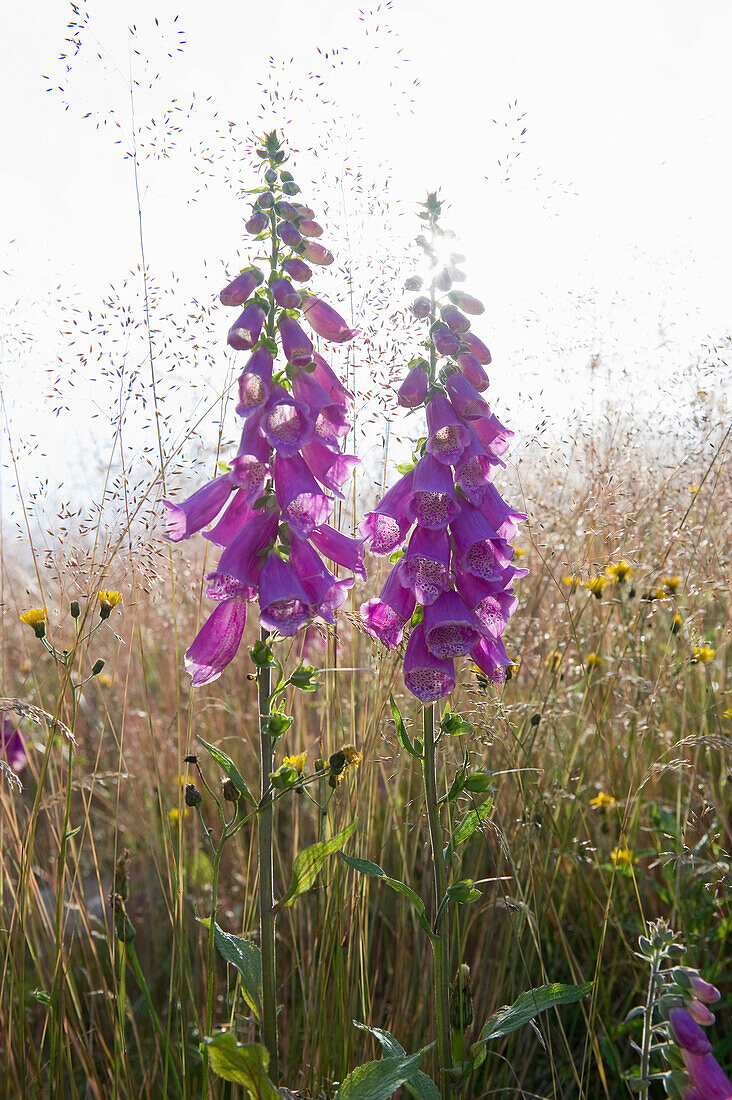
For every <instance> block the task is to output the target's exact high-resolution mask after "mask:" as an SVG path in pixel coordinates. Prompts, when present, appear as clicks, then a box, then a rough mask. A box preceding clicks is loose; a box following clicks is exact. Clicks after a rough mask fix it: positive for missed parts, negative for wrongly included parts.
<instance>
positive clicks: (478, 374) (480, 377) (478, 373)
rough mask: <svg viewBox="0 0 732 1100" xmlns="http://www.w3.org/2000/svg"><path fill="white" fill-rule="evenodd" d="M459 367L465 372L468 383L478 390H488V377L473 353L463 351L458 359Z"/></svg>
mask: <svg viewBox="0 0 732 1100" xmlns="http://www.w3.org/2000/svg"><path fill="white" fill-rule="evenodd" d="M457 365H458V366H459V367H460V370H461V371H462V372H463V374H464V375H465V377H466V378H467V380H468V382H470V384H471V385H472V386H475V388H476V390H480V392H481V393H482V392H483V390H487V389H488V386H489V384H490V382H489V379H488V375H487V374H486V373H485V371H484V370H483V368H482V366H481V365H480V362H479V360H478V359H477V358H476V357H475V355H473V353H472V351H461V352H460V353H459V355H458V357H457Z"/></svg>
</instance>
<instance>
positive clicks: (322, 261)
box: [302, 237, 333, 267]
mask: <svg viewBox="0 0 732 1100" xmlns="http://www.w3.org/2000/svg"><path fill="white" fill-rule="evenodd" d="M302 254H303V256H304V257H305V259H306V260H309V261H310V263H311V264H317V265H318V266H319V267H328V266H329V265H330V264H332V263H333V253H332V252H329V251H328V249H327V248H323V246H322V244H318V243H317V241H311V240H308V239H307V237H306V238H305V239H304V240H303V242H302Z"/></svg>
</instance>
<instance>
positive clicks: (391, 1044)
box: [353, 1020, 440, 1100]
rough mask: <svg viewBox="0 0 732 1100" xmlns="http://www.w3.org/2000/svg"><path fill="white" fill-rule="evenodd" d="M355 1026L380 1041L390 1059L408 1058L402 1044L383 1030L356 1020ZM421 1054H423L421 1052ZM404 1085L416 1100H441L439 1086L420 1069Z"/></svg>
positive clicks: (426, 1048)
mask: <svg viewBox="0 0 732 1100" xmlns="http://www.w3.org/2000/svg"><path fill="white" fill-rule="evenodd" d="M353 1026H354V1027H358V1028H360V1029H361V1031H368V1032H369V1033H370V1034H371V1035H373V1036H374V1038H375V1039H378V1040H379V1042H380V1043H381V1045H382V1047H383V1048H384V1051H385V1053H386V1055H387V1056H388V1057H392V1058H406V1057H407V1052H406V1050H405V1049H404V1047H403V1046H402V1044H401V1043H400V1042H399V1041H398V1040H397V1039H395V1038H394V1036H393V1035H391V1034H390V1033H389V1032H388V1031H385V1030H384V1029H383V1028H381V1027H369V1026H368V1024H359V1023H358V1022H357V1021H356V1020H354V1021H353ZM430 1045H433V1044H430ZM428 1049H429V1048H428V1047H425V1048H424V1050H428ZM420 1053H423V1052H422V1051H420ZM404 1084H405V1085H406V1087H407V1089H408V1090H409V1092H411V1094H412V1096H414V1097H415V1100H440V1090H439V1089H438V1087H437V1085H436V1084H435V1082H434V1081H433V1080H432V1078H431V1077H428V1076H427V1074H426V1073H425V1072H424V1071H423V1070H421V1069H418V1070H417V1072H416V1073H415V1074H414V1075H413V1076H412V1077H409V1078H408V1079H407V1080H406V1081H405V1082H404Z"/></svg>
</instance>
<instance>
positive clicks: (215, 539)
mask: <svg viewBox="0 0 732 1100" xmlns="http://www.w3.org/2000/svg"><path fill="white" fill-rule="evenodd" d="M234 461H235V462H236V461H237V460H236V459H235V460H234ZM255 461H256V459H255ZM231 483H232V485H234V484H235V482H234V480H233V478H232V482H231ZM257 495H258V494H257ZM254 499H255V500H256V497H255V498H254ZM252 503H253V501H252V500H251V499H250V495H249V493H247V492H246V491H244V490H242V489H237V490H236V492H235V493H234V495H233V497H232V498H231V501H230V503H229V505H228V507H227V508H226V509H225V510H224V512H223V514H222V516H221V519H220V520H219V522H218V523H217V524H215V525H214V526H213V527H212V528H211V530H210V531H204V534H203V537H204V538H205V539H208V541H209V542H212V543H213V544H214V546H228V545H229V543H230V542H233V540H234V539H235V538H236V536H237V535H238V534H239V532H240V531H241V530H242V528H243V527H244V525H245V524H246V523H248V522H249V520H250V519H251V518H252V515H253V512H252V508H251V505H252Z"/></svg>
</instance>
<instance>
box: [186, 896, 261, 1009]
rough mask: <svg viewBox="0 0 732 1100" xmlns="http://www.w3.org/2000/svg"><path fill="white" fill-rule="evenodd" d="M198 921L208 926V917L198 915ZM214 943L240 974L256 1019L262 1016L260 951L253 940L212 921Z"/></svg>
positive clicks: (243, 993) (243, 990)
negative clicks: (235, 934)
mask: <svg viewBox="0 0 732 1100" xmlns="http://www.w3.org/2000/svg"><path fill="white" fill-rule="evenodd" d="M198 923H199V924H202V925H204V927H206V928H208V927H209V926H210V923H211V921H210V918H209V917H199V918H198ZM214 943H215V944H216V949H217V951H218V952H219V954H220V955H221V956H222V957H223V958H224V959H226V961H227V962H228V963H231V965H232V966H234V967H236V969H237V970H238V971H239V973H240V974H241V991H242V996H243V997H244V1000H245V1001H246V1003H247V1004H248V1005H249V1008H250V1009H251V1010H252V1012H253V1013H254V1015H255V1017H256V1019H257V1020H261V1018H262V952H261V951H260V950H259V947H258V946H257V944H256V943H255V942H254V940H248V939H244V938H243V937H242V936H233V935H232V934H231V932H225V931H224V929H223V928H222V927H221V926H220V925H218V924H216V922H215V921H214Z"/></svg>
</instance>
